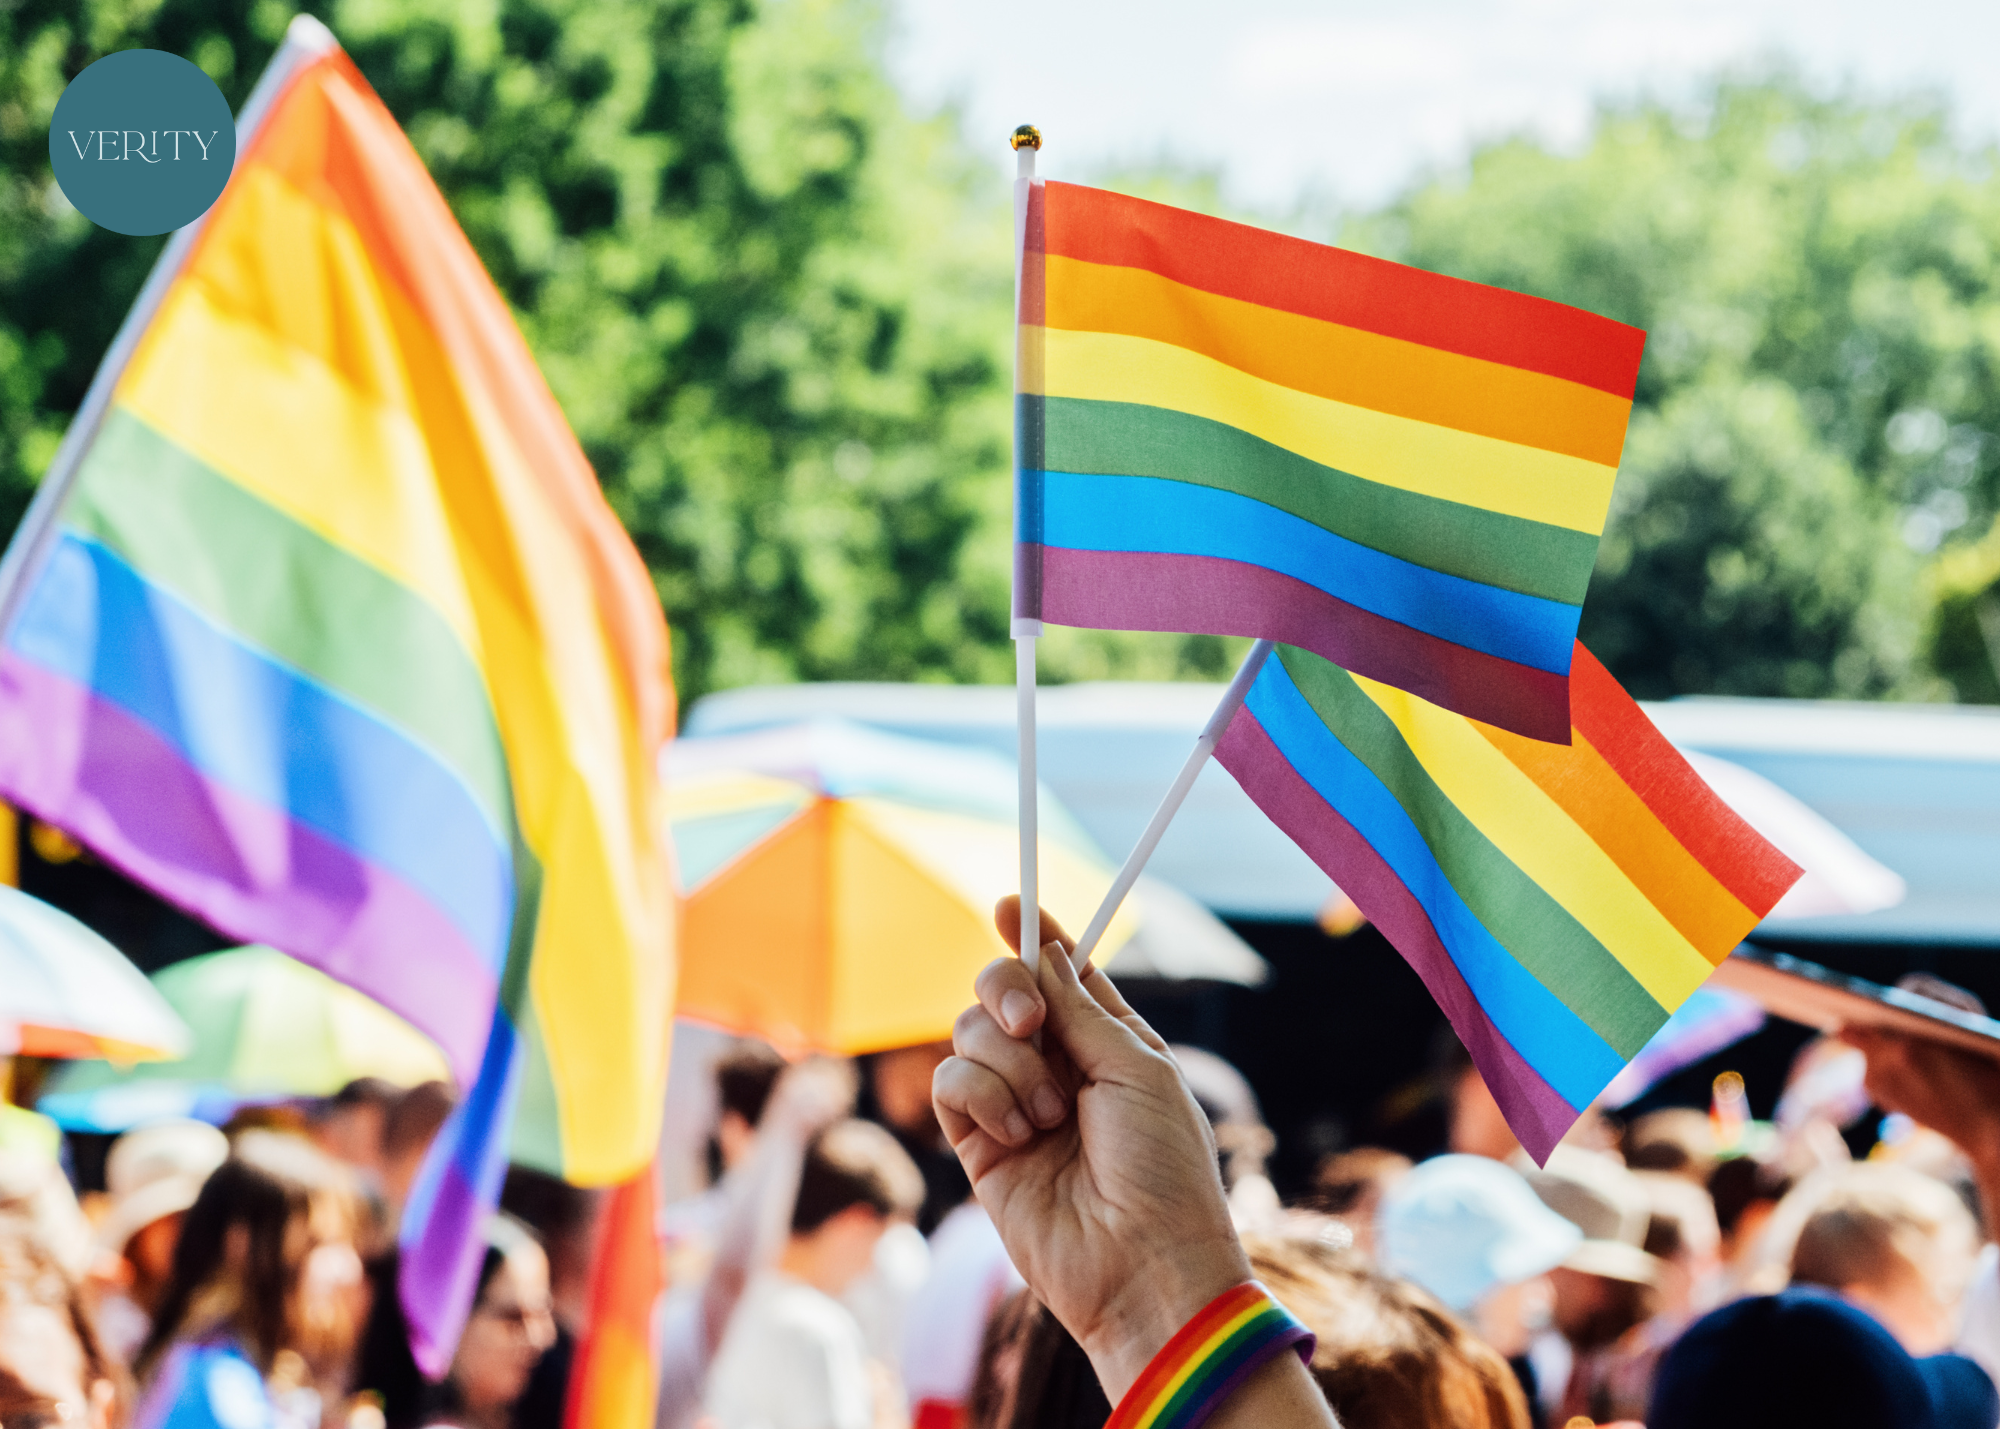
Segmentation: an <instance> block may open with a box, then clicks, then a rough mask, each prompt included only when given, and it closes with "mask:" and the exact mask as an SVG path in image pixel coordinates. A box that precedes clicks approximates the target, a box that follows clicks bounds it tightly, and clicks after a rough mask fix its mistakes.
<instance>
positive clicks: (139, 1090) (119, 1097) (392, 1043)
mask: <svg viewBox="0 0 2000 1429" xmlns="http://www.w3.org/2000/svg"><path fill="white" fill-rule="evenodd" d="M153 983H154V985H155V986H156V987H157V988H158V990H159V993H160V995H161V996H162V997H164V998H165V999H166V1001H167V1002H168V1003H170V1004H172V1006H173V1007H174V1008H175V1009H176V1010H177V1011H178V1012H179V1014H180V1015H181V1017H183V1018H185V1019H186V1022H187V1025H188V1026H189V1027H190V1028H191V1029H192V1030H193V1034H194V1044H193V1050H192V1051H191V1052H190V1053H189V1055H188V1056H186V1057H185V1058H182V1059H181V1060H179V1061H176V1062H162V1063H156V1064H153V1065H149V1066H146V1067H141V1068H135V1069H133V1070H131V1071H128V1072H121V1071H119V1070H118V1069H116V1068H114V1067H112V1066H110V1065H109V1064H107V1063H104V1062H78V1063H76V1064H75V1065H73V1066H70V1067H66V1068H64V1069H63V1070H62V1071H61V1072H59V1073H58V1074H57V1075H56V1076H55V1077H54V1078H52V1079H51V1081H50V1084H49V1088H48V1093H47V1095H46V1096H45V1097H44V1099H43V1109H44V1110H48V1111H50V1112H51V1114H52V1115H55V1114H57V1113H58V1112H60V1113H61V1116H59V1119H64V1118H67V1119H69V1120H72V1121H76V1120H78V1119H79V1118H82V1119H84V1120H89V1119H91V1118H92V1117H93V1116H94V1115H95V1113H94V1111H93V1110H92V1107H94V1106H95V1100H94V1099H103V1100H104V1101H105V1104H106V1105H114V1104H115V1105H116V1106H118V1107H135V1108H141V1109H147V1108H154V1107H172V1108H173V1109H174V1110H175V1111H177V1112H178V1113H179V1114H187V1111H188V1110H189V1109H190V1108H193V1107H196V1106H199V1105H202V1104H204V1103H203V1102H202V1100H201V1099H202V1098H204V1097H205V1098H207V1099H209V1100H210V1101H216V1102H217V1103H218V1104H220V1103H221V1102H226V1101H229V1100H232V1099H234V1100H258V1099H267V1100H268V1099H271V1098H277V1097H293V1096H327V1095H330V1094H331V1093H333V1092H336V1091H338V1090H340V1088H341V1087H343V1086H345V1085H346V1084H347V1083H349V1082H351V1081H353V1080H355V1079H356V1078H357V1077H364V1076H367V1077H381V1078H384V1079H385V1080H387V1081H391V1082H395V1083H398V1084H399V1085H403V1086H412V1085H415V1084H416V1083H418V1082H424V1081H430V1080H433V1079H438V1080H442V1079H444V1078H446V1077H448V1076H449V1075H450V1073H449V1071H448V1070H447V1068H446V1066H445V1061H444V1055H443V1053H441V1052H440V1051H439V1050H438V1049H437V1047H436V1045H435V1044H433V1043H432V1042H431V1041H430V1040H429V1039H428V1038H426V1037H425V1036H424V1035H423V1034H422V1033H420V1032H418V1031H417V1030H416V1029H415V1028H413V1027H411V1026H410V1025H409V1024H408V1023H407V1022H405V1021H403V1020H402V1019H401V1018H400V1017H398V1016H396V1015H395V1014H394V1013H393V1012H390V1011H389V1010H388V1009H387V1008H385V1007H383V1006H381V1005H380V1004H379V1003H376V1002H374V1001H372V1000H370V999H369V998H367V997H365V996H363V995H362V994H361V993H358V992H356V991H355V990H354V989H353V988H351V987H348V986H347V985H346V984H344V983H340V982H336V981H335V980H334V979H332V978H330V977H328V976H327V975H326V974H325V973H322V972H320V971H318V970H317V969H314V968H310V967H307V966H306V965H305V964H304V963H302V962H299V961H298V960H297V959H294V958H289V957H287V956H285V955H284V954H283V953H281V952H279V951H277V950H276V949H275V948H266V947H256V946H252V947H247V948H231V949H229V950H228V951H226V952H220V953H209V954H206V955H204V956H202V957H198V958H189V959H188V960H187V961H185V962H180V963H175V964H174V965H173V966H172V967H169V968H165V969H163V970H161V971H160V972H159V973H157V974H155V975H154V978H153ZM162 1088H164V1089H165V1090H162ZM106 1094H108V1096H107V1095H106ZM183 1102H185V1105H183ZM121 1115H122V1114H121ZM79 1124H81V1123H80V1122H79Z"/></svg>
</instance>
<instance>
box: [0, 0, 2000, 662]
mask: <svg viewBox="0 0 2000 1429" xmlns="http://www.w3.org/2000/svg"><path fill="white" fill-rule="evenodd" d="M313 4H314V6H315V10H316V13H319V14H320V15H321V17H322V18H324V19H325V20H327V22H328V23H329V24H330V25H331V26H332V27H333V29H334V31H335V33H336V34H337V35H339V36H340V38H341V40H342V41H343V43H344V44H346V46H347V47H348V49H349V51H350V53H351V54H352V55H353V56H354V57H355V59H356V61H357V63H359V64H360V66H361V68H362V70H363V72H364V73H365V74H367V76H368V77H369V79H370V81H371V82H372V83H373V84H374V85H375V87H376V88H377V89H378V90H379V91H380V93H381V94H382V96H383V98H384V100H385V101H386V102H387V103H388V105H389V107H390V109H391V110H392V111H393V112H394V113H395V114H396V116H397V117H398V119H399V120H401V122H402V123H403V125H404V127H405V128H406V129H407V131H408V132H409V134H410V136H411V138H412V140H413V141H414V143H415V144H416V146H417V148H418V151H419V152H420V153H421V154H422V155H423V157H424V159H425V161H426V163H427V164H429V166H430V168H431V171H432V173H433V174H434V175H435V176H436V177H437V180H438V182H439V185H440V186H441V187H442V189H443V190H444V193H445V196H446V197H447V199H448V200H449V201H450V202H451V204H452V206H453V208H454V210H455V211H456V213H457V214H458V216H459V219H460V221H461V222H462V223H463V224H464V226H465V228H466V231H467V233H468V234H469V235H470V237H471V239H472V241H473V243H474V245H475V246H476V247H477V249H478V250H479V253H480V255H481V257H482V258H483V259H484V260H485V262H486V264H487V266H488V268H489V269H490V270H491V272H492V273H493V275H494V278H495V280H496V281H497V282H498V283H499V285H500V287H501V289H502V291H503V292H504V293H505V294H506V295H507V297H508V299H509V300H510V302H512V304H513V305H514V308H515V311H516V312H517V314H518V315H519V317H520V320H521V322H522V325H523V328H524V329H525V331H526V332H527V335H528V338H529V341H530V342H531V343H532V344H533V346H534V348H535V351H536V353H537V355H538V357H539V358H540V360H541V363H542V365H543V368H544V370H545V371H546V372H547V374H548V376H549V379H550V382H551V385H552V386H553V387H554V389H555V391H556V394H557V396H558V397H559V398H560V399H561V401H562V403H563V405H564V408H565V410H566V411H567V412H568V414H569V417H570V420H571V422H572V424H573V425H574V426H575V428H576V430H577V432H578V435H579V436H580V437H581V438H582V440H583V443H584V446H585V448H586V450H587V451H588V452H589V454H590V457H591V459H592V461H593V462H594V463H595V464H596V467H597V470H598V473H599V475H600V477H601V479H602V480H603V483H604V486H605V490H606V492H607V494H608V495H609V497H610V499H611V501H612V503H613V505H614V507H615V508H616V509H617V511H618V512H619V514H620V516H621V517H622V518H623V519H624V521H625V522H626V524H627V526H628V528H629V529H630V530H631V532H632V534H633V537H634V539H635V540H636V541H637V543H638V545H639V548H640V550H641V552H642V553H643V554H644V555H645V558H646V560H647V562H648V564H649V566H650V567H651V569H652V570H653V572H654V575H655V578H656V581H657V584H658V586H659V589H660V593H661V596H662V599H663V600H664V602H665V605H666V609H667V612H668V617H669V619H670V621H671V622H672V624H673V626H674V632H675V655H676V666H677V674H678V676H679V679H680V683H681V692H682V694H683V697H684V698H689V697H693V696H695V695H698V694H700V693H702V692H704V691H706V690H708V689H713V688H719V687H724V686H729V685H737V684H743V683H748V682H753V681H769V680H785V679H793V678H807V679H815V678H816V679H826V678H861V679H868V678H876V679H910V678H916V679H954V680H979V679H1005V678H1007V675H1008V673H1009V660H1008V655H1007V649H1006V635H1007V631H1006V618H1005V617H1006V583H1007V569H1008V551H1007V539H1008V537H1007V532H1008V526H1009V517H1008V507H1009V492H1008V481H1007V474H1006V471H1007V441H1008V387H1009V383H1008V369H1009V361H1010V355H1009V350H1008V345H1009V329H1008V284H1009V272H1010V264H1009V261H1008V222H1007V214H1006V202H1007V200H1006V194H1005V188H1004V185H1003V184H1001V183H1000V182H998V181H997V179H996V175H995V172H994V170H993V168H992V167H991V166H990V165H988V164H985V163H981V162H978V161H977V160H975V158H973V157H972V156H971V154H970V152H969V150H968V147H967V144H966V142H965V140H964V138H962V137H961V136H959V135H957V134H956V133H955V132H954V130H953V128H952V126H951V122H950V120H949V118H948V117H945V118H937V119H930V120H921V119H918V118H915V117H913V116H911V115H910V114H909V113H908V112H907V111H906V110H905V108H904V107H903V106H902V104H901V103H900V101H899V100H898V98H897V96H896V95H895V94H894V92H893V91H892V89H891V88H890V86H889V84H888V82H887V81H886V79H885V77H884V72H883V68H882V65H881V62H880V56H879V52H878V51H879V46H880V40H881V30H882V17H881V15H880V14H879V13H878V11H877V10H876V9H875V8H874V7H875V0H588V3H586V0H313ZM291 14H292V10H291V8H290V6H289V4H288V3H287V0H19V3H17V4H14V5H12V6H11V7H6V8H0V521H11V520H12V518H13V517H14V516H15V515H17V514H18V512H19V511H20V509H21V508H22V506H23V505H24V504H25V501H26V499H27V495H28V493H29V492H30V491H31V489H32V486H33V483H34V481H35V480H36V479H38V478H39V476H40V474H41V472H42V471H43V470H44V469H45V467H46V466H47V463H48V461H49V458H50V457H51V455H52V454H53V452H54V449H55V446H56V443H57V441H58V439H59V437H60V435H61V432H62V429H63V426H64V424H65V422H66V421H67V419H68V414H69V413H70V412H71V411H72V410H73V409H74V408H75V406H76V404H77V402H78V401H79V399H80V398H81V396H82V393H83V390H84V388H85V386H86V385H87V383H88V381H89V377H90V374H91V371H92V369H93V367H94V365H95V363H96V361H97V358H98V355H99V354H100V353H101V352H102V351H103V350H104V348H105V346H106V345H107V344H108V342H109V340H110V337H111V334H112V332H113V331H114V330H115V328H116V326H117V323H118V321H119V319H120V317H121V316H122V314H123V313H124V311H125V309H126V307H127V305H128V304H129V303H130V301H131V298H132V296H133V294H134V293H135V292H136V291H137V289H138V286H139V283H140V281H141V280H142V279H143V276H144V273H145V270H146V268H147V266H148V264H149V263H150V262H151V260H152V257H153V255H154V253H156V252H157V250H158V247H159V244H158V241H157V240H141V239H130V238H124V237H121V236H119V235H117V234H111V233H107V232H105V231H103V230H100V229H97V228H94V227H93V226H92V225H90V224H89V223H87V222H86V221H84V220H83V219H82V218H81V216H79V215H78V214H76V213H75V212H74V211H73V210H71V209H70V208H69V207H68V205H67V204H66V203H65V202H64V201H63V199H62V197H61V194H60V193H59V191H57V190H56V189H55V187H54V185H53V183H52V181H51V180H50V177H49V170H48V164H47V147H46V145H47V125H48V118H49V115H50V112H51V111H52V109H53V106H54V103H55V100H56V97H57V96H58V95H59V94H60V92H61V90H62V86H63V85H64V83H66V82H67V80H68V79H69V78H70V77H71V76H73V75H74V74H75V73H76V72H77V71H78V70H80V69H81V68H82V67H83V66H84V65H85V64H87V63H89V62H90V61H91V60H93V59H95V58H97V57H98V56H99V55H101V54H103V53H106V52H108V51H110V50H113V49H119V48H124V47H127V46H131V45H151V46H155V47H158V48H161V49H167V50H172V51H175V52H177V53H181V54H185V55H188V56H189V57H190V58H193V59H194V60H195V61H196V62H197V63H199V64H200V65H202V66H203V68H204V69H206V70H207V71H208V72H209V73H210V74H211V75H212V76H214V77H215V79H216V80H217V82H218V83H219V84H221V86H222V87H223V90H224V92H225V93H226V94H227V95H228V96H229V97H230V99H231V101H232V103H238V104H240V103H241V101H242V98H243V97H244V95H245V94H247V92H248V90H249V87H250V85H251V84H252V83H253V82H254V79H255V77H256V75H257V73H258V72H259V71H260V70H261V68H262V67H263V65H264V63H265V62H266V60H267V59H268V58H269V56H270V54H271V53H272V51H273V49H274V48H275V46H276V44H277V42H278V40H279V39H280V38H281V36H282V34H283V31H284V27H285V24H286V23H287V22H288V20H289V19H290V17H291ZM997 142H998V140H997V137H996V139H995V144H996V146H997ZM1106 181H1107V182H1108V183H1110V184H1111V185H1112V186H1114V187H1119V188H1123V189H1126V190H1128V191H1131V192H1137V193H1141V194H1143V195H1145V196H1148V197H1155V198H1164V199H1167V200H1168V201H1172V202H1180V203H1185V204H1190V205H1192V206H1196V207H1203V208H1209V209H1211V210H1212V209H1215V208H1217V207H1220V206H1221V204H1222V197H1221V195H1222V193H1223V189H1222V186H1221V185H1220V183H1219V182H1218V176H1217V175H1215V174H1208V173H1186V172H1180V171H1175V170H1172V169H1171V167H1170V166H1160V167H1159V168H1158V170H1157V171H1152V170H1141V171H1133V172H1122V173H1119V174H1116V175H1111V176H1107V180H1106ZM1294 226H1301V227H1304V228H1308V229H1310V230H1311V231H1312V232H1313V233H1314V234H1315V235H1316V236H1323V237H1324V236H1334V237H1337V238H1338V239H1339V240H1340V241H1342V242H1347V243H1350V244H1354V245H1356V246H1360V247H1364V248H1368V249H1370V250H1372V251H1376V252H1381V253H1385V254H1388V255H1390V256H1393V257H1397V258H1400V259H1402V260H1404V261H1408V262H1413V263H1416V264H1419V265H1422V266H1424V267H1429V268H1435V269H1438V270H1441V271H1445V272H1450V273H1456V274H1460V275H1462V276H1465V277H1470V278H1475V279H1478V280H1480V281H1484V282H1491V283H1498V284H1501V285H1503V286H1506V287H1511V288H1518V289H1522V290H1524V291H1528V292H1533V293H1539V294H1543V295H1546V296H1549V297H1553V298H1557V299H1560V300H1561V301H1564V302H1568V303H1573V304H1576V305H1578V306H1581V307H1585V308H1589V309H1592V310H1594V311H1598V312H1602V313H1605V314H1608V315H1610V316H1612V317H1616V318H1619V319H1621V320H1623V321H1626V322H1631V323H1635V324H1637V325H1639V326H1642V327H1645V328H1646V329H1648V331H1649V333H1650V338H1649V341H1648V344H1647V352H1646V359H1645V363H1644V365H1643V367H1642V369H1641V373H1640V384H1639V393H1638V401H1637V405H1636V408H1635V411H1634V415H1633V421H1632V427H1631V432H1630V436H1629V439H1628V442H1627V446H1626V452H1625V460H1624V463H1623V467H1622V471H1621V475H1620V479H1619V483H1618V491H1617V495H1616V497H1615V499H1614V505H1613V510H1612V515H1611V521H1610V525H1609V527H1608V530H1607V535H1606V539H1605V543H1604V547H1603V551H1602V554H1601V556H1600V559H1599V563H1598V570H1597V575H1596V579H1595V581H1594V582H1593V586H1592V591H1591V596H1590V601H1589V604H1588V606H1587V607H1586V613H1585V619H1584V634H1585V639H1586V640H1587V641H1589V642H1590V644H1591V645H1592V647H1593V648H1594V649H1595V650H1596V651H1597V652H1598V653H1599V654H1600V655H1601V656H1603V657H1604V658H1605V659H1606V660H1607V662H1608V663H1609V664H1610V665H1611V666H1612V668H1613V669H1614V670H1615V671H1616V672H1617V673H1618V674H1619V675H1620V676H1621V678H1623V679H1624V680H1625V681H1626V682H1627V683H1628V684H1629V685H1630V686H1631V688H1633V690H1634V691H1635V692H1636V693H1639V694H1642V695H1649V696H1659V695H1666V694H1672V693H1685V692H1699V691H1716V692H1728V693H1741V694H1778V695H1803V696H1812V695H1849V696H1870V695H1882V694H1906V695H1907V694H1917V695H1936V694H1949V693H1952V692H1954V691H1955V692H1956V693H1957V694H1958V695H1959V696H1960V697H1962V698H1973V699H2000V665H1996V664H1995V662H1996V661H2000V556H1996V555H1994V554H1993V552H1994V551H1996V550H2000V544H1996V543H2000V526H1996V525H1995V516H1996V512H2000V177H1996V169H1995V163H1994V159H1993V156H1992V155H1991V154H1990V153H1989V152H1986V151H1983V150H1974V149H1972V148H1969V147H1968V146H1966V145H1964V144H1963V143H1961V142H1960V141H1958V140H1957V139H1955V138H1954V136H1953V135H1952V133H1951V130H1950V127H1949V124H1948V116H1947V115H1946V114H1945V113H1944V112H1943V111H1942V110H1941V109H1940V108H1938V107H1937V106H1935V105H1933V104H1929V103H1917V102H1911V103H1889V102H1874V101H1863V100H1859V99H1855V98H1853V97H1850V96H1841V95H1825V94H1817V93H1814V92H1812V91H1811V90H1809V89H1808V88H1806V87H1804V86H1802V85H1801V84H1799V83H1796V82H1794V81H1792V80H1789V79H1787V78H1784V77H1782V76H1780V77H1777V78H1767V79H1762V80H1758V81H1756V82H1750V81H1729V82H1723V83H1719V84H1718V85H1717V86H1715V88H1714V89H1713V91H1712V93H1711V94H1710V95H1709V97H1708V100H1707V102H1706V103H1705V104H1703V105H1701V106H1698V107H1696V108H1694V109H1689V108H1685V107H1673V106H1666V105H1661V104H1654V103H1636V104H1630V105H1626V106H1622V107H1612V108H1607V109H1606V110H1604V111H1603V112H1602V113H1601V115H1600V117H1599V121H1598V123H1597V125H1596V128H1595V130H1594V133H1593V137H1592V138H1591V140H1590V142H1589V143H1588V145H1587V146H1586V147H1585V148H1584V149H1583V150H1582V151H1581V152H1580V153H1577V154H1571V155H1565V154H1557V153H1554V152H1551V151H1549V150H1547V149H1546V148H1543V147H1541V146H1538V145H1536V144H1534V143H1531V142H1528V141H1525V140H1513V141H1507V142H1501V143H1496V144H1492V145H1488V146H1486V147H1484V148H1482V149H1480V150H1478V151H1477V152H1476V153H1475V154H1474V155H1473V156H1472V158H1471V160H1470V161H1469V163H1468V164H1467V165H1466V166H1465V168H1464V170H1463V171H1462V172H1460V173H1455V174H1450V175H1443V176H1437V177H1434V178H1431V179H1429V180H1426V181H1424V182H1421V183H1419V184H1417V185H1415V186H1414V187H1413V188H1412V189H1411V190H1410V191H1409V192H1408V193H1407V194H1406V195H1405V196H1404V197H1403V198H1402V199H1401V200H1399V201H1397V202H1395V203H1393V204H1391V205H1389V206H1388V207H1386V208H1385V209H1384V210H1382V211H1380V212H1378V213H1375V214H1371V215H1365V216H1360V217H1356V218H1353V219H1350V220H1349V221H1347V222H1345V223H1343V224H1341V225H1339V226H1338V227H1337V228H1335V227H1332V226H1329V225H1326V224H1323V223H1313V222H1311V221H1307V220H1301V221H1299V222H1298V223H1295V225H1294ZM1989 530H1990V531H1993V532H1994V533H1995V534H1993V535H1991V536H1987V535H1985V534H1984V533H1986V532H1988V531H1989ZM1237 643H1238V642H1226V641H1220V640H1215V639H1211V638H1206V637H1186V638H1176V637H1168V636H1128V635H1118V634H1115V633H1107V632H1080V631H1064V632H1057V631H1052V632H1051V634H1050V638H1049V639H1048V640H1047V641H1046V642H1045V649H1044V665H1043V668H1044V671H1045V673H1046V674H1047V675H1049V676H1050V677H1053V678H1079V677H1092V676H1096V677H1114V676H1126V677H1131V676H1144V677H1169V676H1176V675H1180V676H1188V675H1199V676H1209V677H1213V676H1215V675H1218V674H1220V673H1221V672H1223V671H1224V670H1226V669H1227V668H1228V666H1229V664H1230V663H1231V661H1232V657H1233V654H1234V651H1235V649H1236V646H1237ZM1940 677H1942V678H1940Z"/></svg>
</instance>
